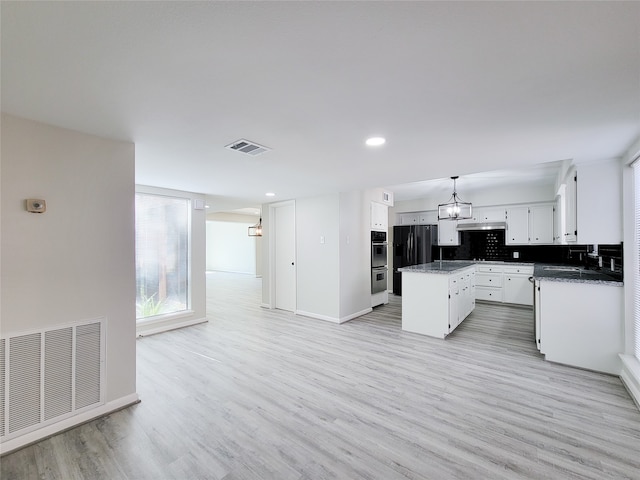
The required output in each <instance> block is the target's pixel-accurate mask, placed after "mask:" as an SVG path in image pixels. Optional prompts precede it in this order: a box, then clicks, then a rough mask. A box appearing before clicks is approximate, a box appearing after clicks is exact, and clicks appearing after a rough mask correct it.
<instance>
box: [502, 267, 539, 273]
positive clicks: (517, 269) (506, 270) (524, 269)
mask: <svg viewBox="0 0 640 480" xmlns="http://www.w3.org/2000/svg"><path fill="white" fill-rule="evenodd" d="M503 268H504V273H509V274H513V273H520V274H522V275H533V266H518V267H516V266H514V267H503Z"/></svg>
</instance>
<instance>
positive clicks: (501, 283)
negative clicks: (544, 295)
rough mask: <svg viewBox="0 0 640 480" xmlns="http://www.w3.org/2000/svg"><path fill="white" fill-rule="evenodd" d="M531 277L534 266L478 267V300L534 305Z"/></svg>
mask: <svg viewBox="0 0 640 480" xmlns="http://www.w3.org/2000/svg"><path fill="white" fill-rule="evenodd" d="M531 275H533V265H518V266H506V265H505V266H502V265H477V266H476V289H475V291H476V299H477V300H484V301H487V302H503V303H514V304H519V305H533V285H532V284H531V282H529V277H530V276H531Z"/></svg>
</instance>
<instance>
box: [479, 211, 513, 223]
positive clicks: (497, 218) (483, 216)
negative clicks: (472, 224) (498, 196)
mask: <svg viewBox="0 0 640 480" xmlns="http://www.w3.org/2000/svg"><path fill="white" fill-rule="evenodd" d="M477 211H478V213H477V216H478V221H479V222H482V223H488V222H504V220H505V215H506V209H505V207H482V208H478V209H477Z"/></svg>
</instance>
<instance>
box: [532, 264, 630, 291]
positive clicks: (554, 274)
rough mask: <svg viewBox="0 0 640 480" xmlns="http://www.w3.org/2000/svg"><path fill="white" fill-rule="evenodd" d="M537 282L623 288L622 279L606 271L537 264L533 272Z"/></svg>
mask: <svg viewBox="0 0 640 480" xmlns="http://www.w3.org/2000/svg"><path fill="white" fill-rule="evenodd" d="M533 278H534V279H536V280H543V281H552V282H568V283H597V284H602V285H614V286H622V285H623V283H622V279H621V278H619V277H618V276H615V275H611V274H610V273H608V271H606V270H604V271H603V270H588V269H585V268H582V267H576V266H571V265H551V264H548V263H536V264H535V267H534V271H533Z"/></svg>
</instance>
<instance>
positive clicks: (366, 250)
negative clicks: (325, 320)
mask: <svg viewBox="0 0 640 480" xmlns="http://www.w3.org/2000/svg"><path fill="white" fill-rule="evenodd" d="M370 205H371V198H370V197H369V196H368V195H367V194H366V193H365V194H363V193H362V192H359V191H357V192H348V193H341V194H340V318H341V319H342V320H345V319H349V318H352V317H353V316H357V315H362V314H363V313H366V312H368V311H369V310H370V309H371V260H370V258H371V237H370V235H369V231H370V225H371V223H370V221H371V220H370V216H371V208H370Z"/></svg>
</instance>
